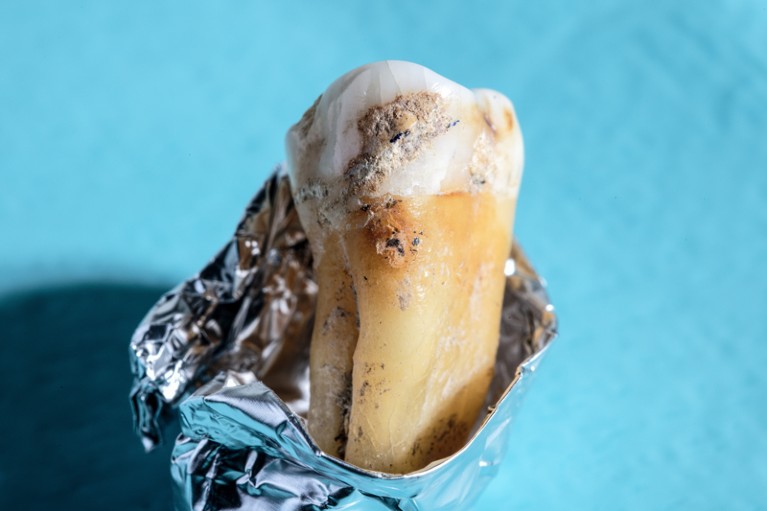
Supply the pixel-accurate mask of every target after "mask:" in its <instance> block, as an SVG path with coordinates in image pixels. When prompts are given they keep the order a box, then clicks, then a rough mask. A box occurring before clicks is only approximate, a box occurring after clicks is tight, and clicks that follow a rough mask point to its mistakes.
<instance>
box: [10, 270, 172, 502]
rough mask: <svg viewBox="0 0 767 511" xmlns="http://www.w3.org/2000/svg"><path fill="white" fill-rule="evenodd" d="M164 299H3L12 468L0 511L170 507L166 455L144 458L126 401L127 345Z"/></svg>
mask: <svg viewBox="0 0 767 511" xmlns="http://www.w3.org/2000/svg"><path fill="white" fill-rule="evenodd" d="M163 291H164V289H159V288H155V287H137V286H127V285H99V284H86V285H72V286H67V287H61V288H55V289H42V290H37V291H30V292H26V293H23V294H17V295H13V296H9V297H5V298H2V299H0V325H3V330H2V337H3V339H2V342H1V343H0V381H1V382H2V389H3V391H2V394H0V410H2V411H3V416H4V420H2V421H0V438H1V439H2V443H3V446H2V447H1V448H0V450H2V451H3V452H2V458H3V459H4V461H3V463H7V462H8V460H10V463H12V466H13V470H10V471H6V470H3V472H2V473H0V475H1V476H2V478H1V479H0V509H3V510H9V511H10V510H25V511H26V510H36V509H40V510H43V509H44V510H62V511H64V510H81V511H89V510H94V511H95V510H100V511H103V510H115V511H119V510H157V511H159V510H163V511H166V510H168V509H170V508H171V497H170V491H171V484H170V470H169V459H170V447H169V446H167V445H166V446H165V447H162V448H160V449H158V450H157V451H156V452H153V453H151V454H149V455H147V454H145V453H144V451H143V447H142V446H141V442H140V441H139V440H138V438H137V437H136V436H135V435H134V433H133V431H132V430H131V418H130V413H131V412H130V406H129V404H128V397H127V396H128V390H129V388H130V382H131V378H130V371H129V367H128V356H127V355H128V348H127V340H128V339H129V338H130V336H131V334H132V332H133V329H134V328H135V326H136V324H137V323H138V321H140V319H141V317H142V316H143V314H144V313H145V312H146V311H147V309H148V308H149V307H150V306H151V305H152V304H153V303H154V302H155V301H156V300H157V298H158V297H159V296H160V294H161V293H162V292H163ZM6 467H7V465H6Z"/></svg>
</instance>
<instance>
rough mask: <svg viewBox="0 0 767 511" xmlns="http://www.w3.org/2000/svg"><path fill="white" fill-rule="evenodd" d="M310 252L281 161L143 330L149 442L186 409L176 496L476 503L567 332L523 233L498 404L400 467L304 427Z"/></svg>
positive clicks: (181, 504)
mask: <svg viewBox="0 0 767 511" xmlns="http://www.w3.org/2000/svg"><path fill="white" fill-rule="evenodd" d="M311 261H312V260H311V253H310V251H309V247H308V243H307V241H306V236H305V234H304V231H303V229H302V227H301V225H300V223H299V222H298V217H297V215H296V211H295V209H294V207H293V201H292V198H291V193H290V186H289V183H288V178H287V176H286V175H285V172H284V169H282V168H278V169H277V170H276V171H275V172H274V174H273V175H272V176H271V177H270V178H269V179H268V180H267V182H266V184H265V185H264V187H263V189H262V190H261V191H260V192H259V193H258V194H257V195H256V197H255V198H254V199H253V200H252V201H251V203H250V205H249V206H248V208H247V210H246V212H245V215H244V217H243V219H242V221H241V222H240V224H239V225H238V227H237V230H236V232H235V235H234V237H233V238H232V240H231V241H230V242H229V243H227V245H226V246H225V247H224V248H223V249H222V250H221V251H220V252H219V254H218V255H217V256H216V257H215V258H214V259H213V260H212V261H211V262H210V263H209V264H208V265H207V266H206V267H205V268H203V270H202V271H201V272H200V273H199V274H198V275H197V276H195V277H193V278H191V279H189V280H187V281H186V282H184V283H182V284H181V285H179V286H178V287H176V288H175V289H173V290H172V291H170V292H169V293H167V294H166V295H164V296H163V297H162V298H161V299H160V300H159V301H158V303H157V304H156V305H155V306H154V307H153V308H152V309H151V310H150V311H149V313H148V314H147V316H146V317H145V318H144V320H143V321H142V323H141V324H140V326H139V327H138V329H137V330H136V333H135V334H134V336H133V339H132V341H131V360H132V370H133V374H134V386H133V389H132V392H131V403H132V406H133V410H134V425H135V428H136V430H137V433H138V434H139V436H140V437H141V438H142V441H143V443H144V445H145V447H146V448H147V449H151V448H152V447H154V446H155V445H157V443H158V442H159V441H160V439H161V431H162V430H163V428H164V426H165V424H166V423H168V421H169V420H171V419H172V418H173V417H174V415H175V414H176V413H178V414H179V416H180V419H181V434H180V435H179V436H178V438H177V440H176V444H175V447H174V451H173V456H172V460H171V471H172V474H173V479H174V481H175V485H176V488H175V491H176V493H175V498H176V506H177V509H179V510H183V509H195V510H205V511H215V510H224V509H226V510H239V509H242V510H245V509H274V510H285V511H288V510H299V509H300V510H319V509H339V510H340V509H371V510H378V509H380V510H401V511H406V510H417V509H429V510H438V509H454V508H465V507H466V506H467V505H468V504H469V503H470V502H472V501H473V500H474V499H475V498H476V497H477V496H478V495H479V493H480V492H481V490H482V489H483V488H484V487H485V486H486V484H487V483H488V482H489V480H490V478H492V476H493V475H494V474H495V473H496V472H497V468H498V463H499V462H500V460H501V458H502V457H503V453H504V452H505V449H506V445H507V441H508V435H507V432H508V426H509V423H510V422H511V420H512V419H513V417H514V415H515V414H516V410H517V406H518V404H519V402H520V399H521V397H522V395H523V394H524V390H525V388H526V387H527V385H528V384H529V382H530V379H531V377H532V374H533V373H534V371H535V369H536V367H537V365H538V363H539V361H540V359H541V357H542V356H543V354H544V353H545V351H546V348H547V347H548V345H549V343H550V342H551V340H552V339H553V338H554V337H555V335H556V316H555V314H554V308H553V306H552V305H551V303H550V301H549V299H548V296H547V294H546V291H545V285H544V282H543V280H542V279H541V278H540V277H539V276H538V275H537V274H536V272H535V271H534V270H533V268H532V266H531V265H530V263H529V261H528V260H527V259H526V257H525V255H524V254H523V253H522V251H521V249H520V248H519V245H518V244H517V243H516V242H515V243H514V248H513V249H512V252H511V255H510V257H509V259H508V261H507V264H506V289H505V296H504V305H503V313H502V324H501V337H500V345H499V350H498V356H497V359H496V367H495V376H494V378H493V381H492V383H491V387H490V389H489V391H488V394H487V398H486V403H485V404H486V406H487V410H488V413H487V415H486V416H485V417H482V418H480V419H479V420H478V423H477V425H476V427H475V429H474V433H473V436H472V437H471V440H470V441H469V442H468V443H467V444H466V445H465V446H464V447H463V448H462V449H461V450H460V451H458V452H457V453H455V454H453V455H451V456H450V457H448V458H444V459H442V460H438V461H436V462H434V463H432V464H431V465H429V466H428V467H426V468H425V469H422V470H419V471H417V472H414V473H411V474H406V475H389V474H382V473H377V472H371V471H367V470H362V469H360V468H357V467H355V466H352V465H350V464H348V463H345V462H344V461H343V460H339V459H336V458H334V457H332V456H328V455H326V454H324V453H323V452H322V451H321V450H320V449H319V448H318V447H317V446H316V444H314V442H313V441H312V439H311V437H310V436H309V434H308V433H307V430H306V427H305V423H304V419H303V415H305V412H306V410H307V407H308V398H309V378H308V376H309V375H308V371H309V341H310V336H311V328H312V321H313V312H314V303H315V298H316V291H317V289H316V284H315V283H314V281H313V280H312V272H311Z"/></svg>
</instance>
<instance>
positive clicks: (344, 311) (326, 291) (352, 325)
mask: <svg viewBox="0 0 767 511" xmlns="http://www.w3.org/2000/svg"><path fill="white" fill-rule="evenodd" d="M324 246H325V248H324V252H323V254H322V257H321V259H320V260H319V262H318V264H316V271H315V278H316V279H317V284H318V286H319V293H318V296H317V311H316V314H315V323H314V331H313V332H312V344H311V348H310V353H309V366H310V371H309V376H310V385H311V389H312V395H311V401H310V405H309V415H308V428H309V433H310V434H311V435H312V437H313V438H314V440H315V442H317V445H318V446H319V447H320V448H321V449H322V450H323V451H325V452H326V453H328V454H331V455H333V456H337V457H340V458H342V457H343V454H344V449H345V447H346V430H347V426H348V420H349V409H350V407H351V394H352V387H351V386H352V355H353V353H354V347H355V344H356V342H357V306H356V297H355V293H354V285H353V282H352V279H351V276H350V275H349V273H348V272H347V271H346V269H345V261H344V254H343V250H342V249H341V247H340V245H339V240H338V237H337V236H331V237H329V238H327V239H325V240H324Z"/></svg>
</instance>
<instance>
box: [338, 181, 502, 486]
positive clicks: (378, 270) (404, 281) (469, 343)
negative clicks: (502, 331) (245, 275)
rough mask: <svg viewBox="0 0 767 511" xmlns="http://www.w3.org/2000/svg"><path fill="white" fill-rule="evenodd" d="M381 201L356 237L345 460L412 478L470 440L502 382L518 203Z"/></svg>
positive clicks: (350, 236) (460, 197)
mask: <svg viewBox="0 0 767 511" xmlns="http://www.w3.org/2000/svg"><path fill="white" fill-rule="evenodd" d="M394 199H395V200H392V199H391V198H390V199H388V200H386V201H381V200H380V199H379V200H378V201H377V202H375V201H371V202H370V203H369V204H367V205H366V206H365V208H364V209H366V211H365V212H363V213H361V214H362V215H366V220H365V221H364V227H361V228H358V229H353V230H351V231H350V232H348V233H347V241H346V243H347V250H348V252H349V264H350V270H351V274H352V277H353V280H354V284H355V286H356V288H357V307H358V312H359V318H360V332H359V338H358V340H357V346H356V350H355V352H354V364H353V377H352V408H351V416H350V421H349V431H348V443H347V446H346V460H347V461H349V462H351V463H353V464H355V465H358V466H360V467H364V468H368V469H372V470H379V471H384V472H392V473H406V472H410V471H413V470H417V469H419V468H422V467H424V466H426V465H427V464H428V463H430V462H431V461H433V460H436V459H439V458H441V457H444V456H447V455H449V454H452V453H453V452H455V451H456V450H458V449H459V448H460V447H461V446H462V445H463V444H464V443H465V442H466V440H467V436H468V434H469V431H470V429H471V427H472V425H473V424H474V422H475V420H476V419H477V416H478V413H479V409H480V407H481V405H482V402H483V399H484V396H485V394H486V392H487V388H488V385H489V383H490V380H491V378H492V374H493V366H494V362H495V355H496V350H497V346H498V332H499V325H500V311H501V301H502V299H503V285H504V278H503V265H504V262H505V260H506V257H507V256H508V253H509V248H510V239H511V238H510V236H511V232H510V230H511V222H512V218H513V210H514V201H513V200H512V199H509V198H498V197H496V196H494V195H492V194H468V193H453V194H448V195H437V196H425V197H417V198H413V197H410V198H394Z"/></svg>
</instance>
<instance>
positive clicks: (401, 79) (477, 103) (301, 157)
mask: <svg viewBox="0 0 767 511" xmlns="http://www.w3.org/2000/svg"><path fill="white" fill-rule="evenodd" d="M418 92H433V93H436V94H438V95H439V97H440V98H441V100H440V101H439V110H440V112H439V115H437V116H435V118H437V119H439V122H440V123H442V122H444V120H445V119H448V120H449V124H450V125H451V127H450V128H449V129H447V130H445V131H444V133H441V134H440V135H439V136H436V137H434V138H431V139H429V140H426V141H425V142H424V143H423V144H422V145H421V146H420V147H419V149H418V153H417V155H416V156H415V157H414V158H410V159H407V161H403V162H401V164H399V163H396V164H389V163H388V162H399V161H400V159H398V155H399V153H398V151H400V150H401V146H400V145H398V144H396V143H392V144H391V145H390V146H387V147H383V148H382V150H381V152H380V153H376V156H377V157H379V161H381V162H382V163H381V168H380V169H376V170H380V173H381V174H382V175H383V176H384V178H383V179H382V180H381V182H380V184H379V185H378V186H377V187H376V190H375V192H374V195H384V194H393V195H405V196H407V195H411V194H438V193H450V192H456V191H466V192H475V191H479V189H478V185H477V183H481V185H482V187H483V189H484V190H488V191H492V192H494V193H504V194H508V195H512V196H516V193H517V189H518V185H519V181H520V178H521V174H522V165H523V149H522V136H521V132H520V130H519V127H518V125H517V123H516V116H515V114H514V110H513V107H512V105H511V102H510V101H509V100H508V99H507V98H506V97H505V96H503V95H502V94H500V93H498V92H494V91H489V90H484V89H479V90H475V91H471V90H469V89H467V88H465V87H463V86H461V85H459V84H457V83H455V82H452V81H450V80H448V79H447V78H444V77H442V76H440V75H438V74H436V73H434V72H433V71H430V70H429V69H427V68H425V67H423V66H420V65H417V64H412V63H409V62H401V61H383V62H376V63H372V64H368V65H365V66H362V67H360V68H357V69H355V70H353V71H351V72H349V73H347V74H345V75H344V76H342V77H341V78H339V79H338V80H336V81H335V82H334V83H333V84H331V85H330V87H328V89H327V91H326V92H325V93H324V94H323V95H322V96H321V98H320V99H319V103H318V104H317V109H316V111H315V113H314V117H313V120H312V122H311V124H310V125H309V127H308V129H306V127H304V129H300V128H299V126H298V125H296V126H293V128H291V130H290V131H289V133H288V136H287V149H288V164H289V168H290V173H291V180H292V183H293V186H294V190H300V189H301V188H302V187H306V186H307V185H308V184H310V183H311V184H313V185H315V186H316V185H317V183H324V184H327V185H329V186H332V187H343V186H344V185H343V180H344V176H345V173H346V171H347V169H348V168H349V162H350V161H352V160H353V159H354V158H355V157H357V156H358V155H359V154H360V152H361V150H362V148H363V143H364V141H363V140H362V139H361V136H360V132H359V130H358V128H357V126H358V120H359V119H360V118H361V117H362V116H364V115H365V113H366V112H367V111H368V110H369V109H370V108H372V107H375V106H378V105H385V104H387V103H390V102H392V101H394V100H395V99H397V97H398V96H403V95H407V94H410V93H418ZM509 116H511V118H512V119H514V122H513V128H512V129H505V128H503V129H502V127H505V126H507V124H508V122H507V121H506V119H507V118H508V117H509ZM486 119H487V120H486ZM456 121H457V122H456ZM488 121H489V122H488ZM435 122H436V121H435ZM494 126H497V127H498V128H499V129H493V127H494ZM318 148H319V149H318ZM310 150H311V151H312V153H311V155H309V151H310ZM307 155H309V157H307ZM329 193H330V195H331V196H332V195H334V192H333V190H331V191H330V192H329Z"/></svg>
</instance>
